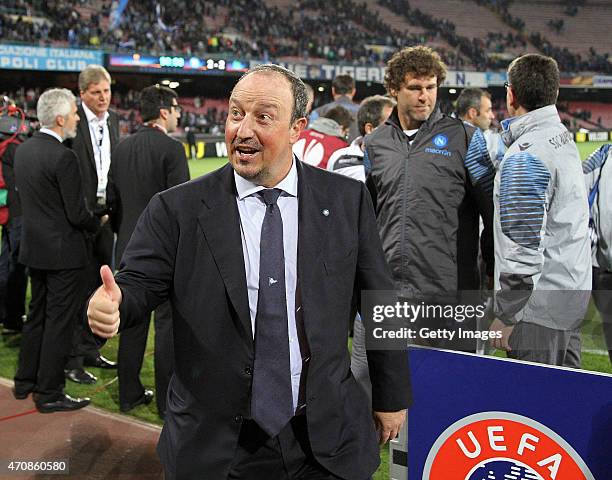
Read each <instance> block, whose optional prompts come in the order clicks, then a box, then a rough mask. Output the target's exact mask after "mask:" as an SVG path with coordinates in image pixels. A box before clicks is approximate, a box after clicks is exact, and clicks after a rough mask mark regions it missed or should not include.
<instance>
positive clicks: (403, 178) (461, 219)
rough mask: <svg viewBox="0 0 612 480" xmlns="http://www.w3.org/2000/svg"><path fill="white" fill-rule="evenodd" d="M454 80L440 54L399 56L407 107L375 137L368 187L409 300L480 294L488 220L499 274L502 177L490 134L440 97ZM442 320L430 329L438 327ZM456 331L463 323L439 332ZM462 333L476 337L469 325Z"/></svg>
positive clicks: (369, 146) (450, 322)
mask: <svg viewBox="0 0 612 480" xmlns="http://www.w3.org/2000/svg"><path fill="white" fill-rule="evenodd" d="M445 78H446V66H445V65H444V63H443V62H442V60H441V58H440V56H439V55H438V54H437V53H436V52H434V51H433V50H432V49H430V48H428V47H425V46H418V47H409V48H404V49H402V50H400V51H398V52H396V53H395V54H394V55H393V57H392V58H391V59H390V60H389V62H388V64H387V70H386V73H385V86H386V88H387V91H388V92H389V94H390V95H391V96H392V97H393V98H394V99H395V100H396V101H397V106H396V107H395V109H394V110H393V112H392V113H391V116H390V117H389V118H388V119H387V121H386V122H385V123H384V124H383V125H381V126H380V127H378V128H377V129H376V130H375V131H374V132H373V133H371V134H370V135H368V136H367V137H366V138H365V146H366V158H365V164H366V169H367V171H368V178H367V184H368V187H369V189H370V192H371V193H372V197H373V199H374V202H375V206H376V213H377V219H378V227H379V232H380V235H381V238H382V242H383V248H384V251H385V254H386V258H387V261H388V262H389V265H390V267H391V271H392V273H393V277H394V279H395V283H396V288H397V289H399V290H401V291H402V293H403V295H406V296H422V295H424V294H428V295H430V294H433V295H440V294H442V293H444V294H448V293H454V292H458V291H465V290H478V289H479V288H480V279H479V269H478V262H477V259H478V242H479V229H478V227H479V217H482V219H483V222H484V231H483V234H482V236H481V248H482V252H483V256H484V259H485V262H486V264H487V273H488V275H489V277H491V276H492V275H493V235H492V224H493V199H492V192H493V179H494V169H493V165H492V163H491V160H490V158H489V154H488V152H487V146H486V142H485V139H484V137H483V135H482V132H481V131H480V130H478V129H476V128H474V127H472V126H470V125H466V124H465V123H463V122H462V121H461V120H458V119H455V118H451V117H449V116H446V115H444V114H443V113H442V112H441V111H440V109H439V107H438V105H437V93H438V88H439V87H440V85H441V84H442V82H443V81H444V79H445ZM433 321H434V320H431V319H428V320H427V321H426V323H427V322H429V323H427V325H424V326H428V327H433V326H434V325H433ZM445 322H446V323H445ZM455 326H457V324H456V323H455V319H446V321H444V319H441V322H440V324H439V325H436V327H437V328H449V329H451V328H455ZM462 328H468V327H467V326H466V324H465V322H464V324H462ZM434 344H435V345H436V346H442V347H449V348H450V347H452V348H461V349H464V350H473V349H474V348H475V346H473V345H471V344H467V345H462V346H460V347H457V346H456V345H449V344H448V343H447V342H445V341H444V340H442V342H440V343H438V342H434Z"/></svg>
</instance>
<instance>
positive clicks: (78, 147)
mask: <svg viewBox="0 0 612 480" xmlns="http://www.w3.org/2000/svg"><path fill="white" fill-rule="evenodd" d="M79 90H80V96H81V105H80V106H79V107H78V109H77V113H78V115H79V117H80V118H81V122H80V123H79V125H78V127H77V134H76V137H75V138H74V139H72V140H71V141H69V142H67V146H69V147H70V148H72V150H73V151H74V153H76V155H77V157H78V159H79V168H80V171H81V177H82V182H83V193H84V195H85V202H86V205H87V208H88V209H89V210H91V211H92V212H94V214H95V215H96V216H98V217H101V216H102V215H106V214H109V213H110V208H109V206H110V205H109V202H107V198H106V186H107V183H108V170H109V168H110V164H111V151H112V150H113V148H114V147H115V145H117V143H119V117H118V115H117V114H116V113H115V112H113V111H111V110H109V106H110V100H111V77H110V75H109V73H108V72H107V71H106V69H105V68H104V67H102V66H101V65H89V66H88V67H86V68H85V69H84V70H83V71H82V72H81V73H80V74H79ZM113 241H114V235H113V232H112V229H111V228H110V224H107V225H105V227H104V228H102V229H101V230H100V231H99V232H98V233H97V234H96V235H95V236H94V237H93V238H92V239H91V245H90V248H89V251H90V258H89V262H88V265H87V268H86V270H87V272H86V277H85V281H84V288H83V292H82V298H83V301H85V299H86V298H87V297H89V295H90V294H91V293H92V292H93V290H95V289H96V288H97V287H98V285H99V283H100V278H99V276H98V272H99V270H100V266H101V265H112V264H113V263H112V252H113ZM83 366H90V367H98V368H116V364H115V363H114V362H111V361H109V360H107V359H106V358H104V357H103V356H101V355H100V352H99V351H98V347H97V345H96V342H95V340H94V338H93V335H92V334H91V332H90V331H89V329H88V328H87V327H86V326H85V325H84V324H83V323H82V322H81V323H79V324H78V325H77V329H76V331H75V351H74V352H73V358H72V359H71V360H70V361H69V362H68V364H67V366H66V368H67V370H66V376H67V378H68V379H70V380H72V381H74V382H77V383H85V384H92V383H95V381H96V377H95V376H93V375H92V374H91V373H89V372H86V371H85V370H84V369H83Z"/></svg>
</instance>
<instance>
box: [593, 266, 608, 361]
mask: <svg viewBox="0 0 612 480" xmlns="http://www.w3.org/2000/svg"><path fill="white" fill-rule="evenodd" d="M593 299H594V300H595V306H596V307H597V310H598V311H599V314H600V316H601V326H602V329H603V335H604V338H605V340H606V348H607V349H608V356H609V357H610V362H612V272H607V271H605V270H602V269H601V268H593Z"/></svg>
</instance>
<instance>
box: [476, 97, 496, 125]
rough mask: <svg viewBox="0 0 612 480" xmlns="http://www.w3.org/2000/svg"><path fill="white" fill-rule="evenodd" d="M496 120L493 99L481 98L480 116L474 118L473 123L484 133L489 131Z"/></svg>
mask: <svg viewBox="0 0 612 480" xmlns="http://www.w3.org/2000/svg"><path fill="white" fill-rule="evenodd" d="M494 118H495V115H494V114H493V105H492V104H491V99H490V98H489V97H487V96H484V95H483V96H482V97H480V110H478V114H477V115H476V117H475V118H474V122H473V123H474V125H476V126H477V127H478V128H480V129H481V130H482V131H485V130H488V129H489V127H490V126H491V122H492V121H493V119H494Z"/></svg>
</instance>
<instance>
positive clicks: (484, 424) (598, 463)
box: [390, 347, 612, 480]
mask: <svg viewBox="0 0 612 480" xmlns="http://www.w3.org/2000/svg"><path fill="white" fill-rule="evenodd" d="M409 357H410V370H411V374H412V385H413V393H414V404H413V407H412V408H410V410H409V412H408V421H407V432H408V434H407V435H406V428H404V429H403V430H402V433H401V435H400V437H399V438H398V439H396V440H394V441H392V442H391V455H390V470H391V471H390V478H391V479H393V480H406V479H407V478H408V479H409V480H496V479H497V480H509V479H512V480H582V479H586V480H610V479H612V454H611V453H610V452H611V450H610V441H611V440H612V376H611V375H607V374H603V373H596V372H586V371H582V370H572V369H567V368H561V367H552V366H548V365H539V364H534V363H525V362H517V361H513V360H506V359H499V358H495V357H482V356H478V355H472V354H465V353H457V352H450V351H443V350H435V349H428V348H419V347H409Z"/></svg>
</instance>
